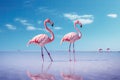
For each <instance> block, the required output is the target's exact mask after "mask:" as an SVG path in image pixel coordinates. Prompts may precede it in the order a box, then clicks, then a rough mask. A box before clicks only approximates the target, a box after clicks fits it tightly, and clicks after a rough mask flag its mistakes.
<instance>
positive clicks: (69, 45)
mask: <svg viewBox="0 0 120 80" xmlns="http://www.w3.org/2000/svg"><path fill="white" fill-rule="evenodd" d="M70 48H71V43H70V45H69V52H71V49H70Z"/></svg>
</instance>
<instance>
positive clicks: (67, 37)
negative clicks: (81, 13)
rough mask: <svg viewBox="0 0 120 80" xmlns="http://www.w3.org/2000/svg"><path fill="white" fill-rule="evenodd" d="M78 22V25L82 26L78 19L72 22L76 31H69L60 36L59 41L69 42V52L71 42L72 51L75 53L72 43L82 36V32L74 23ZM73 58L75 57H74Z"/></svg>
mask: <svg viewBox="0 0 120 80" xmlns="http://www.w3.org/2000/svg"><path fill="white" fill-rule="evenodd" d="M77 24H79V25H80V27H81V28H82V24H81V22H80V21H79V20H76V21H75V22H74V28H75V30H76V31H77V33H76V32H70V33H68V34H65V35H64V37H63V38H62V40H61V43H62V42H69V43H70V45H69V52H71V49H70V48H71V44H73V53H75V49H74V43H75V41H76V40H79V39H80V38H81V37H82V33H81V32H80V30H79V29H78V28H77V27H76V25H77ZM74 59H75V58H74ZM70 61H71V58H70Z"/></svg>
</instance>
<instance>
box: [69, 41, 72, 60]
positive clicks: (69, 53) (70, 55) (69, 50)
mask: <svg viewBox="0 0 120 80" xmlns="http://www.w3.org/2000/svg"><path fill="white" fill-rule="evenodd" d="M70 52H71V43H70V45H69V57H70V59H69V61H72V59H71V53H70Z"/></svg>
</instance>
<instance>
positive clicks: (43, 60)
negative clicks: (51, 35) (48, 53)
mask: <svg viewBox="0 0 120 80" xmlns="http://www.w3.org/2000/svg"><path fill="white" fill-rule="evenodd" d="M41 55H42V60H43V62H44V54H43V47H41Z"/></svg>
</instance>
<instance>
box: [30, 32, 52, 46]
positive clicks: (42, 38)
mask: <svg viewBox="0 0 120 80" xmlns="http://www.w3.org/2000/svg"><path fill="white" fill-rule="evenodd" d="M49 42H51V39H50V38H49V37H48V35H46V34H39V35H36V36H35V37H33V38H32V39H31V40H30V41H29V42H28V44H38V45H40V46H44V45H45V44H47V43H49Z"/></svg>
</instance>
